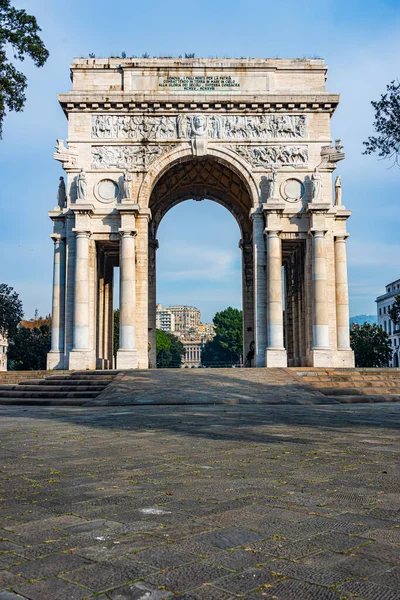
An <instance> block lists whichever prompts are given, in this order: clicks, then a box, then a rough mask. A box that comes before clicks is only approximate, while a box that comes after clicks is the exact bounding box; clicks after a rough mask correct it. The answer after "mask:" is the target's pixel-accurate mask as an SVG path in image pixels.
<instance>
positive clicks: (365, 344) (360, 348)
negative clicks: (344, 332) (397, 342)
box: [350, 323, 392, 367]
mask: <svg viewBox="0 0 400 600" xmlns="http://www.w3.org/2000/svg"><path fill="white" fill-rule="evenodd" d="M350 345H351V347H352V349H353V350H354V355H355V361H356V367H386V366H387V365H388V363H389V360H390V359H391V356H392V347H391V345H390V340H389V336H388V334H387V333H386V331H383V329H382V328H381V327H379V325H370V324H369V323H364V325H357V324H356V323H354V325H353V326H352V327H351V329H350Z"/></svg>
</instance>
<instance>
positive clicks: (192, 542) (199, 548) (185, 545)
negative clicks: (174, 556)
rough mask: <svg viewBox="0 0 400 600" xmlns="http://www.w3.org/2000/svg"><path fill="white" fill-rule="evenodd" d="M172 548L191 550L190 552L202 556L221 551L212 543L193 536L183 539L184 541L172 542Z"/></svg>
mask: <svg viewBox="0 0 400 600" xmlns="http://www.w3.org/2000/svg"><path fill="white" fill-rule="evenodd" d="M171 548H173V549H174V550H176V551H177V552H183V553H185V552H189V554H194V555H196V556H200V557H208V556H212V555H214V554H217V552H220V551H221V549H220V548H218V547H217V546H212V545H211V544H209V545H206V544H203V543H201V542H199V541H197V540H196V539H193V538H189V539H186V540H183V541H182V542H175V543H174V544H171Z"/></svg>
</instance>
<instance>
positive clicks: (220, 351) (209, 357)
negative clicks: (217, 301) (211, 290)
mask: <svg viewBox="0 0 400 600" xmlns="http://www.w3.org/2000/svg"><path fill="white" fill-rule="evenodd" d="M213 323H214V325H215V337H214V338H213V339H212V340H209V341H208V342H206V344H205V345H204V348H203V350H202V353H201V362H202V364H204V365H212V364H218V363H219V364H226V363H227V364H234V363H236V362H238V360H239V357H240V355H241V354H242V352H243V315H242V311H241V310H238V309H237V308H232V307H231V306H229V307H228V308H226V309H225V310H222V311H221V312H217V313H216V315H215V317H214V318H213Z"/></svg>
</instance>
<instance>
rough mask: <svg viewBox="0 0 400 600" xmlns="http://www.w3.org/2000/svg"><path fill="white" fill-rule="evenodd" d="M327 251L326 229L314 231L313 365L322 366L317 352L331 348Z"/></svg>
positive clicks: (321, 352)
mask: <svg viewBox="0 0 400 600" xmlns="http://www.w3.org/2000/svg"><path fill="white" fill-rule="evenodd" d="M325 252H326V251H325V231H322V230H319V231H314V232H313V238H312V289H313V348H312V351H313V354H314V357H313V358H314V359H313V366H322V364H318V363H319V362H320V361H319V359H318V357H317V354H316V353H319V354H321V355H322V356H323V353H324V351H326V350H328V349H329V316H328V299H327V286H326V256H325ZM325 358H326V357H325ZM324 362H325V360H324Z"/></svg>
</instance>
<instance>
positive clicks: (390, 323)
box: [389, 321, 392, 335]
mask: <svg viewBox="0 0 400 600" xmlns="http://www.w3.org/2000/svg"><path fill="white" fill-rule="evenodd" d="M389 335H392V321H389Z"/></svg>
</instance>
